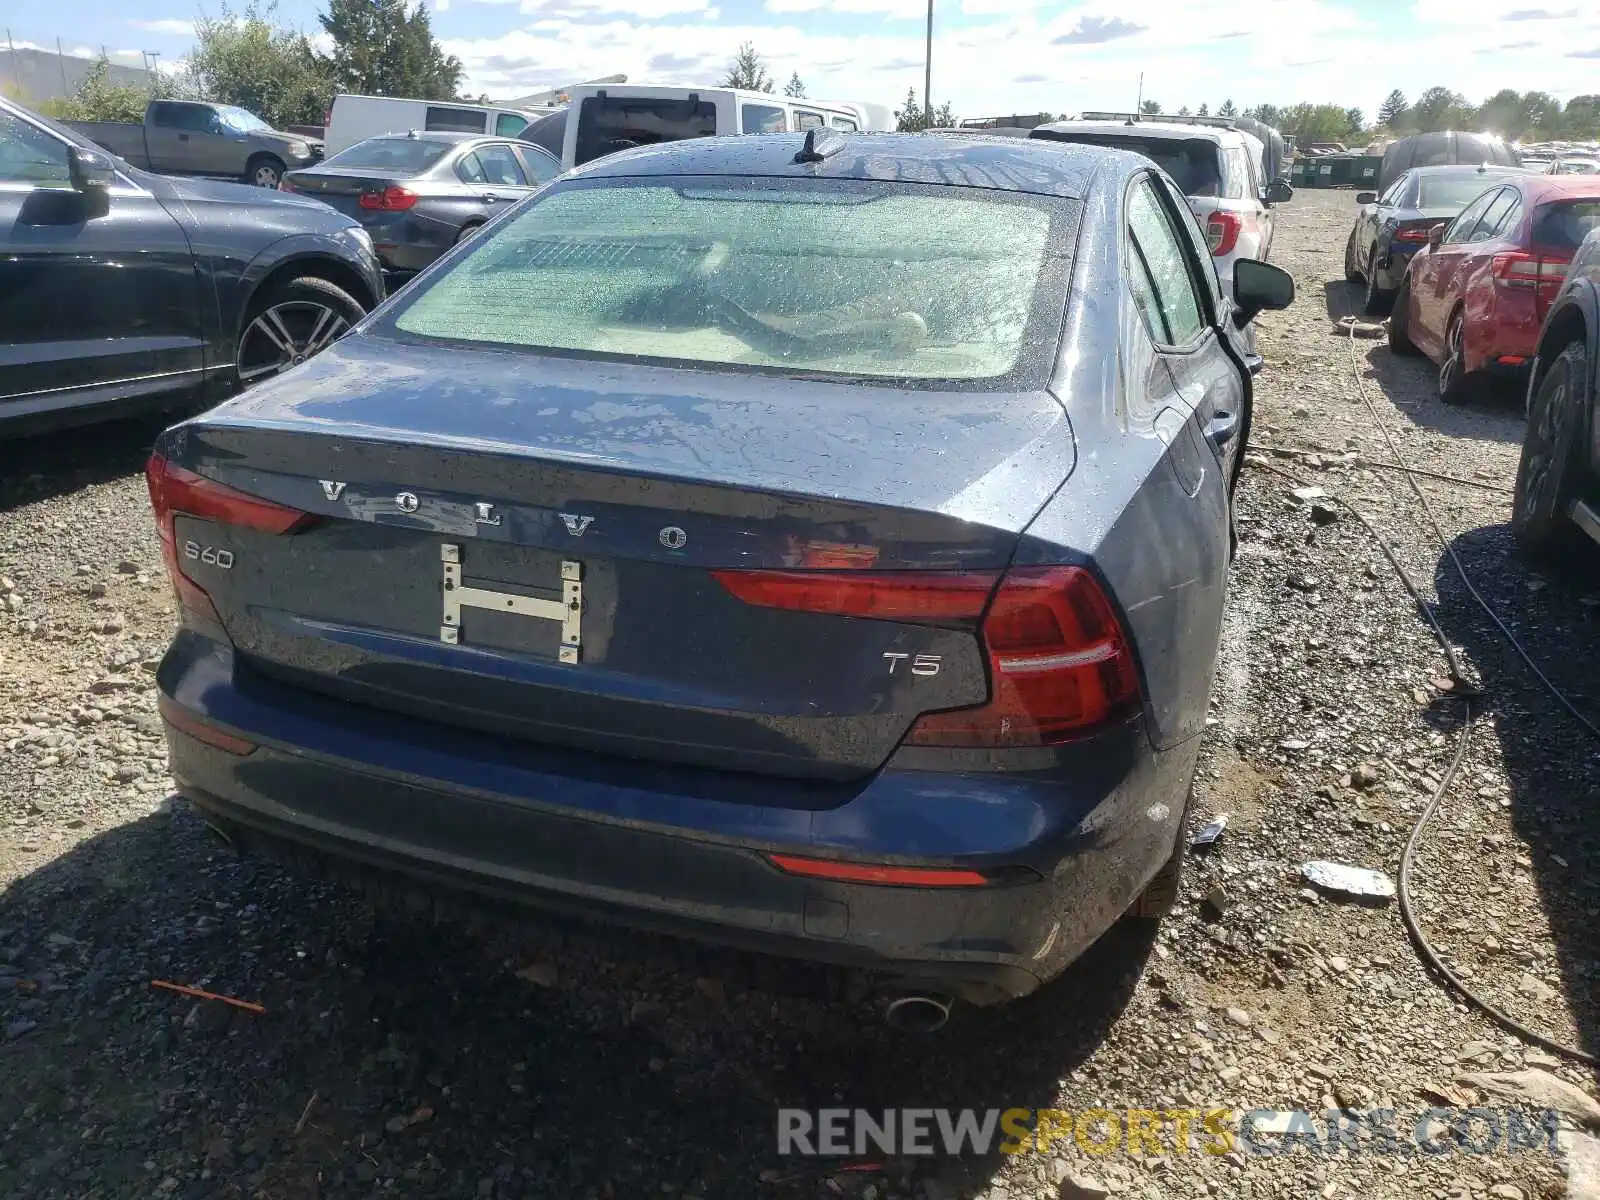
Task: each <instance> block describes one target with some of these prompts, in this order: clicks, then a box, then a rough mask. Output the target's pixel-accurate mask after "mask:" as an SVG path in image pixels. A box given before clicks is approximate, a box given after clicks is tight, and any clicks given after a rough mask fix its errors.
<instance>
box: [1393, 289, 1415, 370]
mask: <svg viewBox="0 0 1600 1200" xmlns="http://www.w3.org/2000/svg"><path fill="white" fill-rule="evenodd" d="M1410 320H1411V278H1410V276H1407V277H1406V278H1405V279H1402V280H1401V281H1400V290H1399V291H1397V292H1395V294H1394V309H1393V311H1392V312H1391V313H1390V316H1389V349H1390V350H1392V351H1393V352H1394V353H1396V354H1400V355H1404V356H1405V357H1407V358H1410V357H1412V356H1413V355H1415V354H1416V353H1417V346H1416V343H1415V342H1413V341H1412V340H1411V334H1410V330H1409V328H1408V326H1409V322H1410Z"/></svg>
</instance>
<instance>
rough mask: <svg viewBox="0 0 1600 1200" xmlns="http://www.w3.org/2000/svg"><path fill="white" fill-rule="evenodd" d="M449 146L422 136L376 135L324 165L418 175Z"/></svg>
mask: <svg viewBox="0 0 1600 1200" xmlns="http://www.w3.org/2000/svg"><path fill="white" fill-rule="evenodd" d="M448 149H450V146H449V145H448V143H445V142H425V141H422V140H421V139H419V138H373V139H372V140H371V141H367V142H357V143H356V144H355V145H354V146H351V147H350V148H349V149H348V150H341V151H340V152H339V153H338V154H335V155H334V156H333V157H332V158H330V159H328V161H327V162H325V163H323V164H322V165H323V166H325V167H358V168H360V169H362V170H369V171H394V172H397V173H399V172H404V173H406V174H410V175H417V174H420V173H422V172H423V171H426V170H427V169H428V168H429V167H431V166H433V164H434V163H436V162H438V161H439V160H440V159H441V158H443V157H444V155H445V151H447V150H448Z"/></svg>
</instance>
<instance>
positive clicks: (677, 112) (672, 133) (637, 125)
mask: <svg viewBox="0 0 1600 1200" xmlns="http://www.w3.org/2000/svg"><path fill="white" fill-rule="evenodd" d="M716 132H717V106H716V105H715V104H713V103H711V102H710V101H709V100H698V99H694V98H685V99H683V100H674V99H669V98H666V97H660V98H655V97H644V98H642V99H620V98H617V97H614V96H590V97H587V98H586V99H585V100H584V102H583V104H582V105H581V106H580V107H579V110H578V146H577V150H576V152H575V153H574V155H573V161H574V163H575V164H581V163H586V162H589V161H590V160H591V159H596V158H600V157H601V156H603V155H606V154H615V153H616V152H617V151H618V150H627V149H630V148H632V147H634V146H651V145H654V144H656V143H657V142H675V141H681V140H682V139H684V138H695V137H710V136H712V135H713V134H715V133H716Z"/></svg>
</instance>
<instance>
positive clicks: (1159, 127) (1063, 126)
mask: <svg viewBox="0 0 1600 1200" xmlns="http://www.w3.org/2000/svg"><path fill="white" fill-rule="evenodd" d="M1038 128H1040V129H1043V130H1048V131H1050V132H1052V133H1067V134H1070V133H1098V134H1102V135H1111V136H1118V137H1146V138H1151V139H1160V140H1164V141H1182V142H1189V141H1194V140H1196V139H1198V140H1200V141H1203V142H1215V143H1216V144H1217V145H1219V146H1243V145H1245V144H1246V143H1245V140H1244V137H1245V135H1244V134H1242V133H1240V132H1239V130H1237V129H1224V128H1220V127H1219V126H1216V125H1185V124H1182V123H1181V122H1177V121H1052V122H1050V123H1049V124H1048V125H1040V126H1038Z"/></svg>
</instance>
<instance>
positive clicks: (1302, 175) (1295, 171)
mask: <svg viewBox="0 0 1600 1200" xmlns="http://www.w3.org/2000/svg"><path fill="white" fill-rule="evenodd" d="M1310 166H1311V160H1310V159H1305V158H1297V159H1295V160H1294V162H1292V163H1290V164H1289V183H1290V184H1291V185H1293V186H1294V187H1297V188H1298V187H1314V186H1315V185H1314V184H1313V183H1312V182H1311V177H1310V171H1309V169H1308V168H1309V167H1310Z"/></svg>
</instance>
